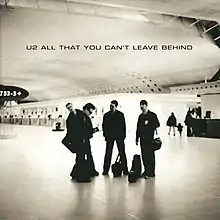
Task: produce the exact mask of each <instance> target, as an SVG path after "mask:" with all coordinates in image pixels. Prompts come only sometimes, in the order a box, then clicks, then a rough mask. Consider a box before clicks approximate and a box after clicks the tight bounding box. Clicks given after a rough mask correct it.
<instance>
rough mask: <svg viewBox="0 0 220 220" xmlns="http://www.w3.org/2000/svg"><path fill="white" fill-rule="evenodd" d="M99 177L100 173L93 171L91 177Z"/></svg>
mask: <svg viewBox="0 0 220 220" xmlns="http://www.w3.org/2000/svg"><path fill="white" fill-rule="evenodd" d="M98 175H99V172H98V171H96V170H94V171H92V173H91V177H95V176H98Z"/></svg>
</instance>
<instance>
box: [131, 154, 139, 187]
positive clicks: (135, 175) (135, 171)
mask: <svg viewBox="0 0 220 220" xmlns="http://www.w3.org/2000/svg"><path fill="white" fill-rule="evenodd" d="M141 170H142V168H141V156H140V155H138V154H135V155H134V157H133V160H132V167H131V171H130V172H129V174H128V182H129V183H135V182H137V180H138V179H139V178H140V177H141Z"/></svg>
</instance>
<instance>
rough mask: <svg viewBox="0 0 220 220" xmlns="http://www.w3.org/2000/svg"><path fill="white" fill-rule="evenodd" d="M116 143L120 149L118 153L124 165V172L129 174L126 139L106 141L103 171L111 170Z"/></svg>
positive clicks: (109, 139) (108, 139)
mask: <svg viewBox="0 0 220 220" xmlns="http://www.w3.org/2000/svg"><path fill="white" fill-rule="evenodd" d="M115 141H116V144H117V147H118V152H119V155H120V160H121V163H122V167H123V171H124V172H127V171H128V166H127V158H126V154H125V143H124V139H114V138H107V139H106V151H105V159H104V166H103V170H104V172H108V171H109V169H110V166H111V160H112V151H113V146H114V143H115Z"/></svg>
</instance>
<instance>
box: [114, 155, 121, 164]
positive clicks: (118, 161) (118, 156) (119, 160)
mask: <svg viewBox="0 0 220 220" xmlns="http://www.w3.org/2000/svg"><path fill="white" fill-rule="evenodd" d="M118 158H119V160H118ZM117 161H118V162H120V154H119V153H118V156H117V158H116V160H115V163H116V162H117Z"/></svg>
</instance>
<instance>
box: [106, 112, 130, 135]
mask: <svg viewBox="0 0 220 220" xmlns="http://www.w3.org/2000/svg"><path fill="white" fill-rule="evenodd" d="M102 130H103V136H104V137H105V138H114V139H117V138H118V139H125V137H126V123H125V118H124V114H123V113H122V112H120V111H118V110H116V111H115V112H111V111H109V112H106V113H105V114H104V117H103V123H102Z"/></svg>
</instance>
